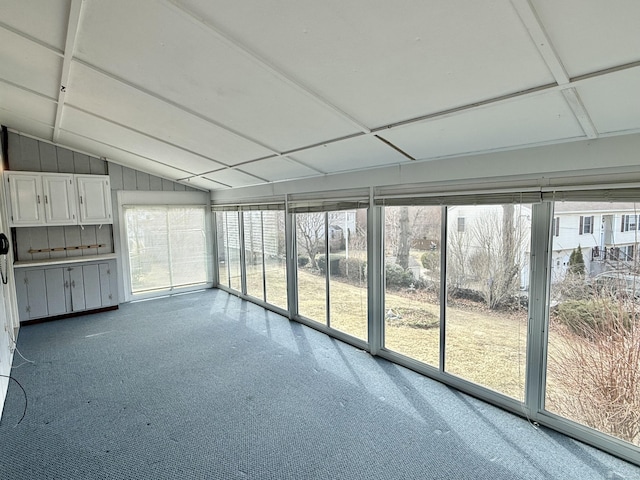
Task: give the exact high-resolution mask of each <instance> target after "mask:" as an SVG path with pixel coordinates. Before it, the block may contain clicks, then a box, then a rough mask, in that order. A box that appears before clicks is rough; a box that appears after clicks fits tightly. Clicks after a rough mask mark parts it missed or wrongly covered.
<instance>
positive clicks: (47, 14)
mask: <svg viewBox="0 0 640 480" xmlns="http://www.w3.org/2000/svg"><path fill="white" fill-rule="evenodd" d="M70 4H71V1H70V0H46V1H42V0H19V1H16V0H0V12H2V15H1V16H0V21H2V23H5V24H7V25H9V26H10V27H12V28H15V29H16V30H19V31H22V32H24V33H26V34H27V35H29V36H31V37H34V38H37V39H38V40H40V41H41V42H44V43H46V44H48V45H51V46H52V47H55V48H57V49H58V50H63V49H64V43H65V39H66V35H67V21H68V19H69V7H70Z"/></svg>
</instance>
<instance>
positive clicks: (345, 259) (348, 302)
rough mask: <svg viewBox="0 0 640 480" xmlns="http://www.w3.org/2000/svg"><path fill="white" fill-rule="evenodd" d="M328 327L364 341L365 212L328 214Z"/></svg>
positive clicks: (365, 304)
mask: <svg viewBox="0 0 640 480" xmlns="http://www.w3.org/2000/svg"><path fill="white" fill-rule="evenodd" d="M329 259H330V261H329V262H326V261H325V262H324V268H325V269H326V268H328V269H329V272H330V277H329V278H330V285H329V300H330V303H329V306H330V316H329V319H330V321H329V323H330V325H331V327H332V328H335V329H337V330H340V331H342V332H345V333H348V334H349V335H353V336H354V337H358V338H361V339H362V340H365V341H366V340H367V311H368V308H367V285H368V283H367V210H366V209H358V210H345V211H340V212H329Z"/></svg>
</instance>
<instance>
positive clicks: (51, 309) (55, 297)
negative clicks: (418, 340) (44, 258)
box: [44, 268, 69, 315]
mask: <svg viewBox="0 0 640 480" xmlns="http://www.w3.org/2000/svg"><path fill="white" fill-rule="evenodd" d="M64 274H65V271H64V268H48V269H46V270H45V271H44V277H45V282H46V290H47V310H48V314H49V315H62V314H63V313H67V301H66V290H68V285H69V284H68V282H66V285H65V275H64ZM65 287H67V288H65Z"/></svg>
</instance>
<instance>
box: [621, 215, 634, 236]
mask: <svg viewBox="0 0 640 480" xmlns="http://www.w3.org/2000/svg"><path fill="white" fill-rule="evenodd" d="M637 225H638V216H637V215H622V228H621V231H622V232H629V231H634V230H636V229H637Z"/></svg>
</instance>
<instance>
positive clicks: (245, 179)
mask: <svg viewBox="0 0 640 480" xmlns="http://www.w3.org/2000/svg"><path fill="white" fill-rule="evenodd" d="M203 177H204V178H208V179H210V180H213V181H214V182H219V183H221V184H223V185H228V186H230V187H244V186H247V185H256V184H258V183H264V181H262V180H260V179H258V178H256V177H254V176H252V175H248V174H246V173H244V172H241V171H239V170H235V169H232V168H226V169H224V170H220V171H217V172H213V173H208V174H206V175H203Z"/></svg>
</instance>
